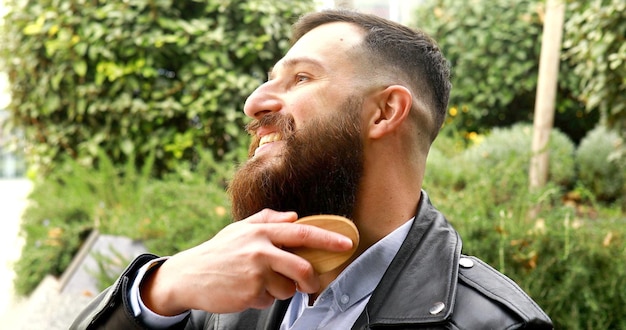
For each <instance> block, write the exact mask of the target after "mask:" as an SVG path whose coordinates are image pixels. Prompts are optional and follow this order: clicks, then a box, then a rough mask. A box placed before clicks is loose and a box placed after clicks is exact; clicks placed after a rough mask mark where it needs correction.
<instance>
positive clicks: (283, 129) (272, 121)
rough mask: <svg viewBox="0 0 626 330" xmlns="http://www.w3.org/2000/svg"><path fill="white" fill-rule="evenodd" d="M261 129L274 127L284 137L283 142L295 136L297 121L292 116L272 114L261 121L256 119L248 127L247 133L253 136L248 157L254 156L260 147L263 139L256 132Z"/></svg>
mask: <svg viewBox="0 0 626 330" xmlns="http://www.w3.org/2000/svg"><path fill="white" fill-rule="evenodd" d="M261 127H273V128H274V129H275V130H276V132H277V133H279V134H280V135H282V137H283V140H287V139H288V138H290V137H291V136H293V135H294V133H295V131H296V121H295V119H294V118H293V116H292V115H290V114H286V115H283V114H280V113H277V112H272V113H268V114H266V115H264V116H263V117H261V118H260V119H254V120H252V121H251V122H250V123H248V124H247V125H246V127H245V128H246V131H247V132H248V134H250V136H252V142H251V143H250V149H249V150H248V156H249V157H251V156H252V155H254V150H256V148H257V147H258V146H259V142H260V140H261V138H260V137H259V136H257V134H256V132H257V131H258V130H259V129H260V128H261Z"/></svg>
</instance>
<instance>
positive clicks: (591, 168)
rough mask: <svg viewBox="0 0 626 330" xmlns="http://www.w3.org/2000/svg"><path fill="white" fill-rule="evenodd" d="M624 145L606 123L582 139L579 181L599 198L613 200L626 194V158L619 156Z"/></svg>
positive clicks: (578, 153)
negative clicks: (606, 126)
mask: <svg viewBox="0 0 626 330" xmlns="http://www.w3.org/2000/svg"><path fill="white" fill-rule="evenodd" d="M624 149H626V145H624V141H623V140H622V139H621V138H620V136H619V135H618V134H617V132H615V131H611V130H608V129H606V128H605V127H603V126H598V127H596V128H595V129H594V130H592V131H591V132H589V134H588V135H587V136H586V137H585V138H584V139H583V140H582V141H581V142H580V146H579V147H578V150H577V152H576V163H577V164H578V171H579V178H580V183H581V184H583V185H584V186H585V187H587V188H588V189H589V190H591V192H592V193H593V195H594V196H595V197H596V198H598V199H599V200H604V201H613V200H616V199H618V198H619V197H622V198H623V196H624V194H626V159H620V156H622V155H621V153H623V152H624V151H623V150H624ZM622 157H623V156H622ZM624 205H626V204H624Z"/></svg>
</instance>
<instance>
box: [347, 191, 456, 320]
mask: <svg viewBox="0 0 626 330" xmlns="http://www.w3.org/2000/svg"><path fill="white" fill-rule="evenodd" d="M460 254H461V239H460V237H459V235H458V233H457V232H456V231H455V230H454V229H453V228H452V226H450V224H448V222H447V220H446V219H445V218H444V216H443V215H442V214H441V213H440V212H439V211H437V210H436V209H435V208H434V206H432V204H431V203H430V200H429V199H428V195H427V194H426V192H424V191H422V195H421V198H420V202H419V205H418V211H417V214H416V216H415V221H414V222H413V225H412V227H411V229H410V230H409V233H408V235H407V238H406V239H405V241H404V243H403V244H402V246H401V247H400V250H399V251H398V254H397V255H396V257H395V258H394V259H393V261H392V262H391V265H389V268H388V269H387V271H386V273H385V275H383V278H382V279H381V281H380V284H379V285H378V287H377V288H376V289H375V290H374V292H373V294H372V297H371V299H370V301H369V303H368V304H367V307H366V309H365V311H364V312H363V314H362V315H361V317H360V318H359V321H365V322H366V324H370V325H393V324H395V325H398V324H406V323H411V324H423V323H438V322H442V321H444V320H446V319H448V318H449V317H450V316H451V314H452V310H453V307H454V300H455V297H456V286H457V279H458V267H459V266H458V265H459V263H458V261H459V258H460ZM363 318H365V319H364V320H363ZM359 321H357V323H359Z"/></svg>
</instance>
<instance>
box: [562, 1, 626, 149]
mask: <svg viewBox="0 0 626 330" xmlns="http://www.w3.org/2000/svg"><path fill="white" fill-rule="evenodd" d="M572 8H573V9H574V10H575V13H574V14H573V15H572V17H571V19H570V20H568V21H567V22H566V24H565V31H566V34H565V36H566V42H565V46H566V48H567V51H566V53H565V57H566V58H567V59H568V60H569V62H570V63H572V65H573V68H574V72H575V73H576V74H577V75H579V76H580V77H581V78H582V79H581V81H580V87H581V89H582V92H581V95H580V98H581V99H583V100H584V101H585V102H586V105H587V108H588V109H589V110H598V111H600V112H601V113H602V115H603V118H604V119H605V121H606V122H607V123H608V124H611V125H612V126H614V127H615V128H616V129H617V130H618V131H621V132H622V137H626V130H624V128H626V79H625V77H626V3H625V2H624V1H621V0H596V1H592V2H590V3H588V4H585V5H583V4H581V3H575V4H574V5H572Z"/></svg>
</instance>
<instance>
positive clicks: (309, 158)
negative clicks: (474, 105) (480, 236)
mask: <svg viewBox="0 0 626 330" xmlns="http://www.w3.org/2000/svg"><path fill="white" fill-rule="evenodd" d="M294 40H295V42H294V43H293V46H292V48H291V49H290V50H289V52H288V53H287V54H286V55H285V56H284V57H283V58H282V59H281V60H280V61H279V62H278V63H276V66H275V67H274V68H273V69H272V71H271V72H270V76H269V80H268V81H267V82H266V83H264V84H262V85H261V86H260V87H259V88H257V89H256V90H255V91H254V93H253V94H252V95H250V97H249V98H248V99H247V101H246V104H245V107H244V112H245V113H246V115H247V116H249V117H250V118H251V119H252V121H251V123H250V125H249V126H248V131H249V132H250V134H251V135H252V137H253V141H252V144H251V146H250V152H249V156H250V157H249V160H248V161H247V162H246V163H245V164H243V165H242V166H241V168H240V169H239V171H238V172H237V174H236V175H235V177H234V178H233V180H232V182H231V183H230V186H229V193H230V196H231V198H232V205H233V218H234V220H236V221H235V222H234V223H233V224H231V225H229V226H227V227H225V228H224V229H223V230H222V231H220V232H219V233H218V234H217V235H215V237H213V238H212V239H210V240H208V241H206V242H205V243H203V244H201V245H199V246H197V247H194V248H192V249H189V250H186V251H182V252H180V253H178V254H176V255H174V256H171V257H165V258H157V257H156V256H153V255H143V256H140V257H139V258H137V259H136V260H135V261H133V263H132V264H131V265H130V266H129V267H128V269H127V270H126V271H125V272H124V273H123V274H122V276H121V277H120V279H119V280H118V281H117V282H116V283H115V284H114V285H113V286H112V287H111V288H109V289H107V290H106V291H105V292H103V293H102V294H101V295H100V296H98V297H97V298H96V299H95V300H94V301H93V302H92V303H91V304H90V305H89V306H88V307H87V308H86V309H85V310H84V311H83V313H81V315H79V316H78V318H77V319H76V321H75V323H74V325H73V326H72V327H73V328H80V329H83V328H90V329H91V328H93V329H97V328H111V329H126V328H152V329H371V328H377V329H378V328H393V329H522V328H523V329H551V328H552V325H551V321H550V319H549V318H548V316H546V315H545V313H544V312H543V311H542V310H541V309H540V308H539V307H538V306H537V304H535V303H534V302H533V301H532V300H531V298H529V297H528V296H527V295H526V294H525V293H524V292H523V291H522V290H521V289H520V288H519V287H518V286H517V285H516V284H515V283H513V282H512V281H511V280H509V279H508V278H506V277H505V276H504V275H502V274H500V273H498V272H497V271H495V270H494V269H493V268H491V267H489V266H487V265H486V264H484V263H483V262H481V261H480V260H479V259H477V258H474V257H467V256H463V255H462V254H461V240H460V238H459V236H458V234H457V232H456V231H455V230H454V229H453V228H452V227H451V226H450V224H448V222H447V221H446V220H445V218H444V217H443V215H442V214H441V213H439V212H438V211H437V210H436V209H435V208H434V207H433V206H432V205H431V203H430V201H429V200H428V196H427V194H426V193H425V192H424V191H423V190H422V180H423V177H424V171H425V166H426V158H427V155H428V150H429V148H430V146H431V144H432V142H433V140H434V139H435V137H436V136H437V134H438V131H439V128H440V127H441V125H442V123H443V120H444V117H445V113H446V108H447V103H448V95H449V92H450V82H449V69H448V67H447V64H446V61H445V59H444V57H443V55H442V54H441V52H440V50H439V49H438V47H437V45H436V44H435V42H434V41H433V40H431V39H430V38H429V37H428V36H426V35H425V34H424V33H422V32H420V31H414V30H412V29H409V28H407V27H405V26H402V25H400V24H397V23H394V22H391V21H388V20H385V19H382V18H379V17H376V16H372V15H365V14H360V13H356V12H352V11H323V12H318V13H312V14H309V15H306V16H304V17H302V18H301V19H300V20H299V21H298V22H297V23H296V24H295V26H294ZM318 214H332V215H340V216H344V217H347V218H349V219H351V220H352V221H353V223H354V225H356V227H357V228H358V232H359V235H360V240H359V241H358V245H357V246H355V247H353V241H352V240H351V239H349V238H347V237H345V236H343V235H341V234H338V233H335V232H333V231H329V230H325V229H323V228H318V227H315V226H311V225H307V224H299V223H294V222H295V221H296V220H297V219H298V218H301V217H304V216H308V215H318ZM299 247H305V248H311V249H317V250H322V251H328V252H331V253H332V252H342V251H347V250H351V249H353V248H354V249H355V251H356V252H355V253H354V254H353V255H352V256H351V257H350V258H349V259H348V260H347V261H345V262H344V263H343V264H341V265H340V266H339V267H337V268H334V269H332V270H330V271H328V272H324V273H317V272H316V271H315V269H314V267H313V265H312V264H311V262H309V261H308V260H307V259H305V258H302V257H300V256H299V255H297V254H294V253H291V252H290V250H291V249H293V248H299Z"/></svg>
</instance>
